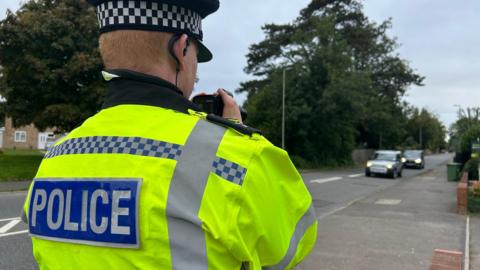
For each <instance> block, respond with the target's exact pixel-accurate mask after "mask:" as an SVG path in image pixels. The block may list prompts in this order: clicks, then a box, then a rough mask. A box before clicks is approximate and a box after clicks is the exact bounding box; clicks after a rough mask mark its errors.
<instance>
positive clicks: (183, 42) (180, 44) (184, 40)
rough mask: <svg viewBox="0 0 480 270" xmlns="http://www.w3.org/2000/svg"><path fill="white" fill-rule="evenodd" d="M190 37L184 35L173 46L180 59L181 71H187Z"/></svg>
mask: <svg viewBox="0 0 480 270" xmlns="http://www.w3.org/2000/svg"><path fill="white" fill-rule="evenodd" d="M188 45H189V44H188V35H187V34H182V35H181V36H180V38H179V39H178V41H177V42H175V44H174V46H173V51H174V53H175V56H177V58H178V68H179V69H180V71H182V70H184V69H185V56H186V54H187V50H188Z"/></svg>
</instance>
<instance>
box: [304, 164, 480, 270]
mask: <svg viewBox="0 0 480 270" xmlns="http://www.w3.org/2000/svg"><path fill="white" fill-rule="evenodd" d="M446 175H447V173H446V166H444V165H442V166H438V167H435V168H432V169H431V170H427V171H425V173H423V174H420V175H417V176H414V177H412V178H409V179H405V180H403V181H399V182H397V183H396V184H395V185H392V186H390V187H388V188H386V189H383V190H380V191H378V192H376V193H373V194H371V195H368V196H367V197H365V198H363V199H360V200H359V201H357V202H355V203H353V204H351V205H350V206H348V207H346V208H344V209H343V210H339V211H338V212H335V213H333V214H331V215H328V216H325V217H321V218H320V219H319V226H318V239H317V244H316V246H315V248H314V250H313V251H312V253H311V254H310V256H309V257H308V258H307V259H306V261H304V262H303V263H302V264H301V265H299V266H297V268H296V269H297V270H313V269H315V270H318V269H324V270H337V269H338V270H340V269H341V270H349V269H352V270H353V269H355V270H362V269H365V270H371V269H389V270H396V269H398V270H406V269H407V270H408V269H412V270H413V269H428V268H429V266H430V263H431V260H432V258H433V254H434V250H435V249H445V250H455V251H460V252H464V246H465V222H466V218H465V216H462V215H458V214H456V183H454V182H447V180H446ZM319 214H320V216H321V215H322V213H319ZM470 225H471V232H477V233H472V235H471V240H472V242H471V243H470V244H471V245H470V247H471V248H470V249H471V253H470V255H471V260H472V267H474V268H470V269H480V264H478V263H479V260H480V256H479V255H478V254H479V253H478V252H479V251H480V218H475V219H472V222H471V224H470ZM473 265H475V266H473Z"/></svg>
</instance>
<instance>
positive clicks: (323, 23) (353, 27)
mask: <svg viewBox="0 0 480 270" xmlns="http://www.w3.org/2000/svg"><path fill="white" fill-rule="evenodd" d="M390 27H391V23H390V21H387V22H384V23H382V24H380V25H377V24H375V23H373V22H370V21H369V20H368V18H367V17H366V16H365V15H364V14H363V12H362V5H361V4H360V3H359V2H358V1H355V0H338V1H330V0H315V1H312V2H311V3H310V4H309V5H308V6H307V7H306V8H305V9H303V10H302V11H301V12H300V15H299V17H298V18H297V19H296V20H295V21H293V22H292V23H289V24H283V25H277V24H267V25H265V26H263V30H264V32H265V35H266V37H265V39H264V40H263V41H261V42H259V43H257V44H253V45H251V46H250V52H249V53H248V55H247V59H248V61H247V67H246V68H245V71H246V72H247V73H249V74H251V75H253V76H255V77H256V78H255V79H254V80H251V81H247V82H244V83H242V84H241V85H240V88H239V89H238V90H237V91H238V92H246V93H247V101H246V103H245V104H244V106H245V107H246V109H247V110H248V112H249V123H250V124H252V125H254V126H257V127H259V128H260V129H262V130H263V131H264V133H265V134H266V136H267V137H268V138H270V139H271V140H272V141H273V142H274V143H276V144H278V143H279V141H280V130H281V128H280V127H281V111H280V110H278V108H279V107H280V106H281V92H280V91H281V89H282V88H281V85H282V71H283V69H286V70H287V71H286V73H287V82H286V84H287V97H288V98H287V100H286V111H287V113H286V130H287V132H286V146H287V149H288V150H289V152H290V153H291V154H292V155H294V156H300V157H302V158H303V159H306V160H307V161H308V162H310V164H311V165H314V166H316V165H336V164H344V163H348V162H350V159H351V157H350V154H351V151H352V149H353V148H354V147H355V146H356V145H357V144H362V145H365V144H366V145H367V146H370V147H371V146H376V147H378V146H379V144H380V143H379V142H380V138H383V139H382V141H383V145H385V146H395V145H397V144H398V143H400V142H402V141H403V138H404V135H405V134H404V132H403V127H404V126H402V125H404V123H405V121H406V118H405V113H404V111H403V107H404V104H403V102H402V101H401V98H402V96H403V95H404V93H405V91H406V90H407V88H408V86H409V85H411V84H416V85H421V83H422V81H423V77H421V76H419V75H417V74H416V73H415V72H414V71H413V70H412V69H411V68H410V67H409V66H408V64H407V63H406V62H405V61H404V60H402V59H400V58H399V56H398V55H397V54H396V53H395V49H396V47H397V44H396V41H395V39H392V38H389V37H388V36H387V34H386V31H387V30H388V29H389V28H390Z"/></svg>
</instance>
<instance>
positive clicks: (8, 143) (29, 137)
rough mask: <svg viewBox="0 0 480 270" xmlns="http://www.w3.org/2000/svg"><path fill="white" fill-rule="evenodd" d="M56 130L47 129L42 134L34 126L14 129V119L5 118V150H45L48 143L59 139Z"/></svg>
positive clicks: (1, 145)
mask: <svg viewBox="0 0 480 270" xmlns="http://www.w3.org/2000/svg"><path fill="white" fill-rule="evenodd" d="M54 131H55V130H54V129H51V128H50V129H47V130H45V131H43V132H40V131H39V130H38V129H37V128H36V127H35V126H34V125H33V124H30V125H28V126H21V127H14V126H13V123H12V118H10V117H6V118H5V127H4V131H3V136H2V135H0V137H3V140H2V141H3V144H2V143H0V148H3V149H45V148H46V144H47V141H51V140H56V139H58V137H59V136H58V135H55V133H54Z"/></svg>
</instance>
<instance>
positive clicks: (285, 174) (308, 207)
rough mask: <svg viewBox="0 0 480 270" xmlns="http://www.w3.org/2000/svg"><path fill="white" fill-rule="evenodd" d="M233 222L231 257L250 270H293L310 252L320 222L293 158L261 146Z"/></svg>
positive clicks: (254, 159)
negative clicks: (247, 266) (242, 262)
mask: <svg viewBox="0 0 480 270" xmlns="http://www.w3.org/2000/svg"><path fill="white" fill-rule="evenodd" d="M238 202H239V204H238V205H239V207H238V209H236V211H235V213H234V214H233V218H232V219H231V223H232V224H231V225H230V226H229V228H230V233H229V235H231V236H232V239H231V242H230V243H231V247H230V249H231V252H232V254H235V256H237V258H238V259H239V260H242V261H245V262H248V264H249V266H250V267H249V268H248V269H291V268H293V267H294V266H295V265H296V264H298V263H299V262H300V261H302V260H303V259H304V258H305V257H306V256H307V255H308V253H310V251H311V249H312V248H313V246H314V244H315V240H316V233H317V219H316V217H315V213H314V209H313V206H312V198H311V196H310V193H309V192H308V190H307V188H306V186H305V184H304V182H303V180H302V178H301V176H300V174H299V173H298V172H297V170H296V169H295V167H294V165H293V164H292V162H291V161H290V158H289V157H288V154H287V153H286V152H285V151H284V150H282V149H280V148H277V147H275V146H273V145H272V144H271V143H269V142H268V141H266V140H265V141H262V142H260V144H259V146H258V149H257V151H255V153H254V154H253V156H252V158H251V161H250V162H249V166H248V169H247V173H246V176H245V180H244V182H243V185H242V188H241V192H240V196H239V200H238Z"/></svg>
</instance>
